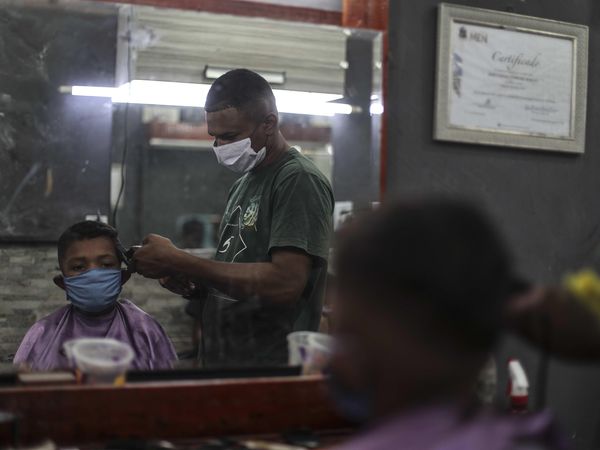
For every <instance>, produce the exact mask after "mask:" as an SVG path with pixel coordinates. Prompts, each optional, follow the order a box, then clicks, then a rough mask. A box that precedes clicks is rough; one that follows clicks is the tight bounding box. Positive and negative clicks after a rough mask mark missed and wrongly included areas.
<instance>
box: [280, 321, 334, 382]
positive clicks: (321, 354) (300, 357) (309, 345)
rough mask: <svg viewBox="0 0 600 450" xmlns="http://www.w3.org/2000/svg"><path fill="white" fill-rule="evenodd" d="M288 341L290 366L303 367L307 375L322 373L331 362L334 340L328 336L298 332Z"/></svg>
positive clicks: (291, 335)
mask: <svg viewBox="0 0 600 450" xmlns="http://www.w3.org/2000/svg"><path fill="white" fill-rule="evenodd" d="M287 340H288V350H289V354H288V363H289V365H290V366H302V373H303V374H305V375H307V374H315V373H320V372H322V370H323V369H324V368H325V367H327V364H328V363H329V361H330V360H331V355H332V353H333V338H332V337H331V336H329V335H327V334H323V333H315V332H312V331H296V332H294V333H290V334H289V335H288V337H287Z"/></svg>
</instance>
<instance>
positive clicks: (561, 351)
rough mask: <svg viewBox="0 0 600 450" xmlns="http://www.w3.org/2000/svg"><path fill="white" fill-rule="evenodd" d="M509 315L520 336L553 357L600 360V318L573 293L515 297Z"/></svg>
mask: <svg viewBox="0 0 600 450" xmlns="http://www.w3.org/2000/svg"><path fill="white" fill-rule="evenodd" d="M598 301H599V302H600V298H598ZM507 313H508V317H507V318H508V321H509V325H510V326H511V328H512V329H513V330H514V331H515V332H516V333H518V334H519V335H520V336H522V337H524V338H525V339H527V340H529V341H530V342H531V343H533V344H535V345H537V346H539V347H541V348H543V349H545V350H546V351H548V352H550V353H552V354H553V355H555V356H558V357H561V358H565V359H570V360H578V361H600V316H598V315H596V314H595V313H594V310H593V309H592V308H590V307H589V306H588V305H586V304H585V302H582V301H581V300H580V299H579V298H578V296H577V294H576V293H575V292H573V291H572V290H569V289H567V288H565V287H536V288H533V289H531V290H530V291H528V292H525V293H523V294H521V295H519V296H517V297H515V298H513V299H512V300H511V302H510V303H509V308H508V311H507Z"/></svg>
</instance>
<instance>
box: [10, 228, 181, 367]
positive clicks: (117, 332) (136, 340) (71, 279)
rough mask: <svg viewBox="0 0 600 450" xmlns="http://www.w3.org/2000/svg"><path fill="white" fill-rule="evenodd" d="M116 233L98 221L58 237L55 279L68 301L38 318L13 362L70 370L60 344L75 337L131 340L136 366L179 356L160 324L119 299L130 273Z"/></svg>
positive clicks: (163, 363)
mask: <svg viewBox="0 0 600 450" xmlns="http://www.w3.org/2000/svg"><path fill="white" fill-rule="evenodd" d="M120 248H122V247H121V245H120V243H119V238H118V233H117V230H115V229H114V228H113V227H111V226H109V225H106V224H104V223H101V222H94V221H85V222H79V223H76V224H75V225H73V226H71V227H69V228H68V229H67V230H66V231H65V232H64V233H63V234H62V235H61V237H60V238H59V240H58V263H59V266H60V270H61V274H60V275H57V276H56V277H55V278H54V283H55V284H56V285H57V286H58V287H59V288H61V289H63V290H64V291H66V297H67V301H68V302H69V303H68V304H67V305H65V306H63V307H61V308H59V309H57V310H56V311H54V312H53V313H52V314H50V315H49V316H47V317H44V318H43V319H41V320H39V321H38V322H36V323H35V324H34V325H33V326H32V327H31V328H30V329H29V331H28V332H27V334H26V335H25V337H24V338H23V341H22V342H21V345H20V346H19V350H18V351H17V354H16V355H15V358H14V361H13V363H14V364H15V365H18V366H21V367H24V368H29V369H31V370H36V371H48V370H55V369H68V368H69V361H68V359H67V355H66V354H65V352H64V349H63V344H64V343H65V342H66V341H69V340H71V339H76V338H112V339H116V340H117V341H121V342H124V343H126V344H129V345H130V346H131V348H132V349H133V351H134V353H135V357H134V360H133V362H132V366H133V368H135V369H142V370H149V369H167V368H170V367H171V366H172V365H173V363H174V362H175V361H176V360H177V355H176V353H175V350H174V348H173V345H172V344H171V340H170V339H169V337H168V336H167V334H166V333H165V331H164V330H163V328H162V327H161V325H160V324H159V323H158V322H157V321H156V320H155V319H154V318H152V317H151V316H149V315H148V314H146V313H145V312H144V311H142V310H141V309H140V308H138V307H137V306H136V305H134V304H133V303H132V302H130V301H129V300H125V299H120V294H121V289H122V286H123V285H124V284H125V283H126V282H127V281H128V280H129V278H130V276H131V273H129V272H128V271H126V270H121V263H122V260H123V255H122V254H121V251H120V250H119V249H120Z"/></svg>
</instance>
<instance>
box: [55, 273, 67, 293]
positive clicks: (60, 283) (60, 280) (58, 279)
mask: <svg viewBox="0 0 600 450" xmlns="http://www.w3.org/2000/svg"><path fill="white" fill-rule="evenodd" d="M53 281H54V284H55V285H57V286H58V287H59V288H61V289H62V290H63V291H64V290H65V279H64V278H63V276H62V275H56V276H55V277H54V279H53Z"/></svg>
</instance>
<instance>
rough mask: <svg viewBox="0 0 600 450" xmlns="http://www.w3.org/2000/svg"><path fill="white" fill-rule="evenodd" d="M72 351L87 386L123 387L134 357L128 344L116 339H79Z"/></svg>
mask: <svg viewBox="0 0 600 450" xmlns="http://www.w3.org/2000/svg"><path fill="white" fill-rule="evenodd" d="M71 351H72V353H73V359H74V360H75V365H76V366H77V369H78V370H79V371H80V372H81V373H82V375H83V381H84V383H86V384H112V385H115V386H121V385H123V384H124V383H125V373H126V372H127V369H128V368H129V366H130V365H131V361H133V357H134V353H133V349H132V348H131V347H130V346H129V345H128V344H125V343H123V342H119V341H116V340H114V339H77V340H76V342H75V344H74V345H73V346H72V349H71Z"/></svg>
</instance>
